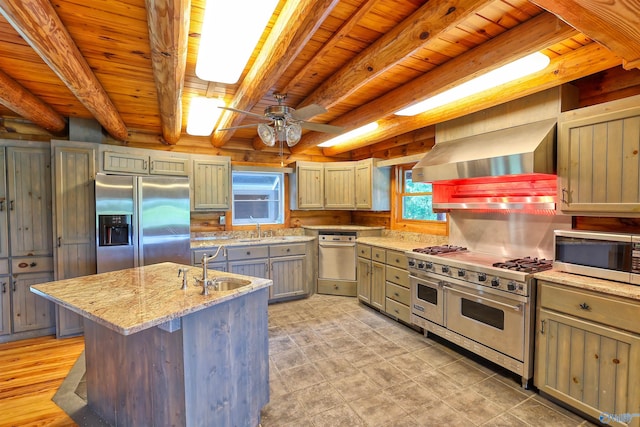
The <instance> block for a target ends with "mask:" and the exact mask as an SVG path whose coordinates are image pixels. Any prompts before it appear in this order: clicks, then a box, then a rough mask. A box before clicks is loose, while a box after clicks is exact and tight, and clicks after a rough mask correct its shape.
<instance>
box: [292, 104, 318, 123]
mask: <svg viewBox="0 0 640 427" xmlns="http://www.w3.org/2000/svg"><path fill="white" fill-rule="evenodd" d="M326 112H327V109H326V108H324V107H323V106H322V105H318V104H310V105H307V106H306V107H302V108H300V109H298V110H294V111H293V112H292V113H291V118H293V119H294V120H307V119H310V118H311V117H313V116H317V115H318V114H324V113H326Z"/></svg>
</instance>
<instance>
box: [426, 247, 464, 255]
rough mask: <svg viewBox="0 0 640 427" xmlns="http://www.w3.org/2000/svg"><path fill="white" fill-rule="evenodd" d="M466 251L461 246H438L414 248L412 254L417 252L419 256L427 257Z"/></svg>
mask: <svg viewBox="0 0 640 427" xmlns="http://www.w3.org/2000/svg"><path fill="white" fill-rule="evenodd" d="M466 250H467V248H465V247H463V246H455V245H439V246H427V247H424V248H415V249H413V252H418V253H421V254H428V255H440V254H446V253H449V252H462V251H466Z"/></svg>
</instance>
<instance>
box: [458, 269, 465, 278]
mask: <svg viewBox="0 0 640 427" xmlns="http://www.w3.org/2000/svg"><path fill="white" fill-rule="evenodd" d="M465 274H467V272H466V271H464V270H458V277H464V275H465Z"/></svg>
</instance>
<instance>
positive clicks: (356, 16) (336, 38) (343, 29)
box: [278, 0, 379, 93]
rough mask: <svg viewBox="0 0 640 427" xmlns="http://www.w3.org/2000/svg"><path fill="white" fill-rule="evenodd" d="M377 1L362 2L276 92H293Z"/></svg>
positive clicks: (367, 0)
mask: <svg viewBox="0 0 640 427" xmlns="http://www.w3.org/2000/svg"><path fill="white" fill-rule="evenodd" d="M378 1H379V0H366V1H364V2H363V3H362V4H361V5H360V7H358V9H357V10H356V11H355V13H353V14H352V15H351V16H350V17H349V19H347V20H346V21H345V22H344V24H342V26H340V28H338V30H337V31H336V32H334V33H333V35H332V36H331V37H330V38H329V40H327V42H326V43H325V44H323V45H322V47H321V48H320V50H319V51H318V52H317V53H316V54H315V55H314V56H313V58H311V59H310V60H309V62H307V63H306V64H305V65H304V67H302V69H301V70H300V71H298V73H297V74H296V75H295V76H294V77H293V78H292V79H291V80H290V81H289V82H288V83H287V85H286V86H285V87H284V88H282V89H280V90H278V92H280V93H288V92H289V91H291V90H293V88H295V87H296V86H297V85H298V83H299V82H300V81H301V80H302V79H303V78H305V77H308V74H310V73H311V70H312V69H313V68H314V67H315V66H317V65H318V63H320V61H322V59H324V57H325V56H327V54H328V53H329V52H330V51H331V49H333V48H334V47H336V45H337V44H338V43H340V41H342V39H344V38H345V37H346V36H347V35H348V34H349V33H350V32H351V30H352V29H353V27H355V26H356V25H358V22H360V20H361V19H362V17H364V16H365V15H366V14H367V13H369V11H370V10H371V9H373V7H374V6H375V5H376V3H378Z"/></svg>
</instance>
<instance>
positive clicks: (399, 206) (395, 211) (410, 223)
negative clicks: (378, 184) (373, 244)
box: [391, 163, 449, 236]
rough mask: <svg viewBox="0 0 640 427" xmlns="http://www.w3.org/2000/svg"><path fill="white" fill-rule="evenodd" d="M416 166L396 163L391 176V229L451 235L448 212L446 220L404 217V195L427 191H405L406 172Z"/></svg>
mask: <svg viewBox="0 0 640 427" xmlns="http://www.w3.org/2000/svg"><path fill="white" fill-rule="evenodd" d="M413 166H415V163H408V164H402V165H395V166H394V167H393V173H392V177H391V189H392V190H391V200H392V203H391V229H392V230H404V231H412V232H417V233H425V234H434V235H439V236H447V235H449V214H446V216H445V220H444V221H433V220H419V219H404V218H402V211H403V196H407V195H409V194H411V195H415V196H424V195H425V194H427V193H405V192H404V172H405V171H406V170H409V169H411V168H412V167H413Z"/></svg>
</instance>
